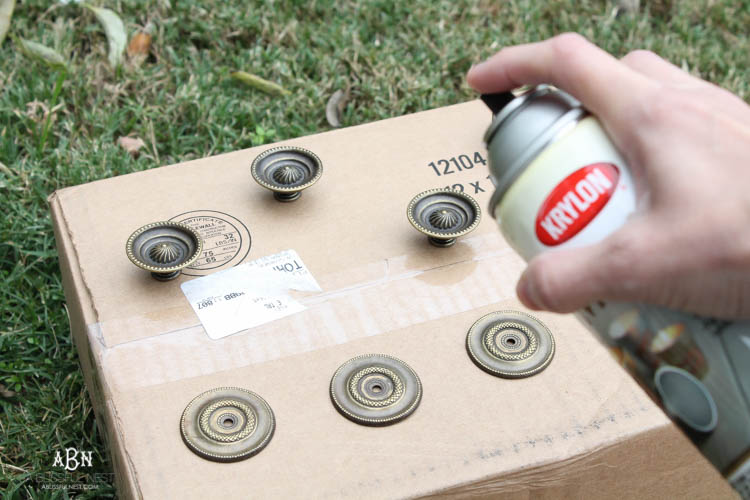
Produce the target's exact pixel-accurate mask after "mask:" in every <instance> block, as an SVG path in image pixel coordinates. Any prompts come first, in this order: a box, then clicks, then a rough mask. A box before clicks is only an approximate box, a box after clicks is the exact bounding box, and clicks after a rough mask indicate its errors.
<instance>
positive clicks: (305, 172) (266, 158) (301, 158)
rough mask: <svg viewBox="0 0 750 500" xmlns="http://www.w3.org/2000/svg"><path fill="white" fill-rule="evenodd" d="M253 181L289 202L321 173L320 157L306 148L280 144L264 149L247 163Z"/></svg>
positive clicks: (315, 180) (310, 184)
mask: <svg viewBox="0 0 750 500" xmlns="http://www.w3.org/2000/svg"><path fill="white" fill-rule="evenodd" d="M250 173H251V174H252V176H253V179H255V182H257V183H258V184H260V185H261V186H263V187H264V188H267V189H270V190H271V191H273V196H274V198H276V199H277V200H278V201H282V202H289V201H294V200H296V199H297V198H299V197H300V195H301V194H302V190H303V189H307V188H309V187H310V186H312V185H313V184H315V183H316V182H318V179H320V176H321V175H323V163H322V162H321V161H320V158H318V156H317V155H316V154H315V153H313V152H312V151H308V150H307V149H303V148H298V147H296V146H280V147H277V148H271V149H268V150H266V151H263V152H262V153H261V154H259V155H258V156H257V157H256V158H255V160H253V163H252V165H251V166H250Z"/></svg>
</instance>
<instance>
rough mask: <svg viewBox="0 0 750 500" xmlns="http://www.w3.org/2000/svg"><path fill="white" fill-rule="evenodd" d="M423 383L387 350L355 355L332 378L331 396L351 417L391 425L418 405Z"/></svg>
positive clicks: (375, 423) (359, 421)
mask: <svg viewBox="0 0 750 500" xmlns="http://www.w3.org/2000/svg"><path fill="white" fill-rule="evenodd" d="M421 399H422V383H421V382H420V380H419V377H418V376H417V374H416V373H415V372H414V370H412V369H411V367H410V366H409V365H407V364H406V363H404V362H403V361H401V360H400V359H397V358H394V357H392V356H388V355H385V354H365V355H362V356H357V357H356V358H352V359H350V360H349V361H347V362H346V363H344V364H343V365H341V366H340V367H339V369H338V370H336V373H334V374H333V378H332V379H331V400H332V401H333V405H334V406H335V407H336V409H337V410H338V411H339V412H340V413H341V414H342V415H344V416H345V417H346V418H348V419H349V420H352V421H353V422H356V423H358V424H363V425H390V424H394V423H396V422H398V421H399V420H403V419H404V418H406V417H408V416H409V415H411V413H412V412H413V411H414V410H416V409H417V406H419V402H420V401H421Z"/></svg>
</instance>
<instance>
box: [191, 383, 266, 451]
mask: <svg viewBox="0 0 750 500" xmlns="http://www.w3.org/2000/svg"><path fill="white" fill-rule="evenodd" d="M275 428H276V420H275V418H274V415H273V411H272V410H271V407H270V406H268V403H266V401H265V400H264V399H263V398H261V397H260V396H258V395H257V394H255V393H254V392H250V391H248V390H245V389H240V388H237V387H220V388H218V389H212V390H210V391H206V392H204V393H203V394H200V395H199V396H198V397H196V398H195V399H193V400H192V401H191V402H190V404H188V405H187V407H186V408H185V411H184V412H183V413H182V418H181V419H180V432H181V433H182V440H183V441H184V442H185V444H186V445H187V446H188V448H190V449H191V450H192V451H193V452H194V453H195V454H197V455H200V456H201V457H203V458H206V459H208V460H213V461H215V462H236V461H238V460H244V459H246V458H249V457H251V456H253V455H255V454H257V453H259V452H260V451H261V450H262V449H263V448H265V447H266V445H267V444H268V443H269V441H270V440H271V437H273V431H274V429H275Z"/></svg>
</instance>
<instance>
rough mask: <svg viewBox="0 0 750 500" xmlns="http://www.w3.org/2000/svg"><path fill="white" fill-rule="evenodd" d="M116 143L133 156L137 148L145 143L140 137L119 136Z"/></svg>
mask: <svg viewBox="0 0 750 500" xmlns="http://www.w3.org/2000/svg"><path fill="white" fill-rule="evenodd" d="M117 144H118V145H119V146H120V147H121V148H122V149H124V150H125V151H127V152H128V153H130V154H131V155H132V156H133V157H136V156H138V153H139V151H138V150H139V149H141V148H142V147H143V146H145V145H146V143H145V142H143V141H142V140H141V138H140V137H120V138H119V139H117Z"/></svg>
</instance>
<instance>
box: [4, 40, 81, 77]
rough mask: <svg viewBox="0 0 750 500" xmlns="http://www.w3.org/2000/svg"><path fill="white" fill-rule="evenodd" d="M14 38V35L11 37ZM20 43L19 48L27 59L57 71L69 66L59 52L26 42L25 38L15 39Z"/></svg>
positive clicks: (29, 41)
mask: <svg viewBox="0 0 750 500" xmlns="http://www.w3.org/2000/svg"><path fill="white" fill-rule="evenodd" d="M11 36H12V35H11ZM15 40H16V41H17V43H18V47H19V48H20V49H21V52H23V54H24V55H25V56H27V57H30V58H31V59H34V60H36V61H39V62H41V63H43V64H46V65H47V66H49V67H51V68H55V69H65V68H67V66H68V63H67V61H65V58H64V57H63V56H61V55H60V53H59V52H57V51H55V50H54V49H50V48H49V47H45V46H44V45H42V44H40V43H36V42H32V41H31V40H24V39H23V38H15Z"/></svg>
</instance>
